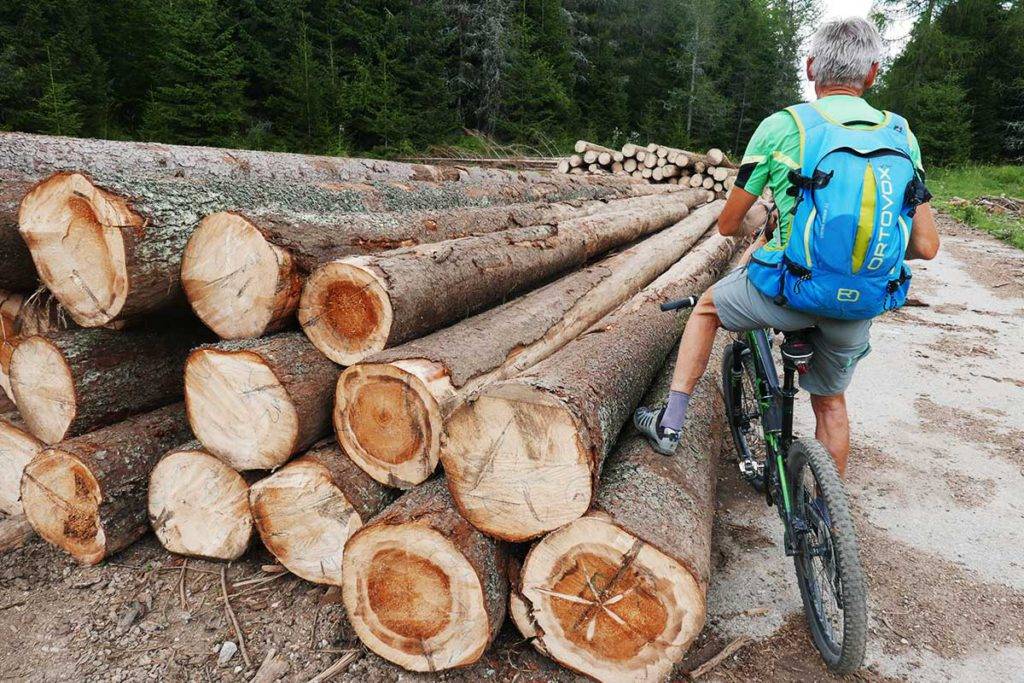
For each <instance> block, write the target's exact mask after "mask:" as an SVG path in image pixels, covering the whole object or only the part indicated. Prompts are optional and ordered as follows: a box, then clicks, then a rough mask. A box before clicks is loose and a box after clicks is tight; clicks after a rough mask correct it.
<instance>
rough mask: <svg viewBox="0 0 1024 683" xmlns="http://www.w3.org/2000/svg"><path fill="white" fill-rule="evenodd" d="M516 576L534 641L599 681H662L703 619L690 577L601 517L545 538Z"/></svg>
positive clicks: (701, 596) (701, 600)
mask: <svg viewBox="0 0 1024 683" xmlns="http://www.w3.org/2000/svg"><path fill="white" fill-rule="evenodd" d="M685 532H686V530H684V529H681V530H680V533H685ZM521 580H522V597H523V600H524V602H525V609H526V611H527V612H528V615H529V617H530V619H529V620H528V623H529V624H532V625H535V628H536V633H537V638H538V640H539V643H538V645H539V646H542V649H543V650H544V651H545V652H547V653H548V654H549V655H550V656H551V657H552V658H553V659H555V660H556V661H557V662H559V663H560V664H562V665H564V666H567V667H569V668H571V669H574V670H576V671H579V672H581V673H584V674H586V675H587V676H591V677H593V678H596V679H598V680H602V681H614V680H661V679H663V678H665V677H666V676H667V675H668V673H669V672H670V670H671V668H672V665H673V663H674V662H676V661H678V660H679V659H680V657H681V656H682V653H683V652H685V649H686V648H687V647H688V646H689V644H690V642H691V641H692V640H693V639H694V638H695V637H696V636H697V634H698V633H699V632H700V629H701V627H702V625H703V623H704V613H705V607H704V604H705V603H704V592H703V590H702V589H701V588H700V586H698V585H697V582H696V581H695V580H694V579H693V576H692V574H690V572H689V571H687V570H686V568H685V567H683V566H682V565H680V564H679V563H677V562H676V561H675V560H673V559H671V558H670V557H668V556H667V555H665V554H663V553H661V552H660V551H658V550H656V549H655V548H653V547H652V546H650V545H647V544H645V543H643V542H642V541H640V540H639V539H637V538H636V537H635V536H633V535H632V534H629V533H627V532H626V531H624V530H623V529H621V528H619V527H617V526H615V525H614V524H612V523H610V522H608V521H605V520H604V519H601V518H600V517H598V516H587V517H583V518H581V519H579V520H577V521H575V522H573V523H572V524H569V525H567V526H565V527H563V528H561V529H558V530H557V531H555V532H553V533H551V534H549V535H548V536H545V537H544V538H543V539H542V540H541V541H539V542H538V543H537V544H536V545H535V546H534V547H533V548H532V549H531V550H530V553H529V555H527V558H526V561H525V563H524V564H523V568H522V574H521Z"/></svg>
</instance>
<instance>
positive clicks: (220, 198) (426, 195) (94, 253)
mask: <svg viewBox="0 0 1024 683" xmlns="http://www.w3.org/2000/svg"><path fill="white" fill-rule="evenodd" d="M630 192H631V185H630V184H629V183H625V182H623V181H622V180H608V179H605V180H600V181H598V180H596V179H588V180H578V179H574V178H570V177H568V176H557V180H556V176H553V175H552V176H546V177H545V179H544V180H538V181H537V182H525V181H523V180H519V179H515V178H513V179H505V180H501V181H496V182H487V183H481V184H467V183H464V182H461V181H457V182H448V183H428V182H411V183H399V182H390V183H389V182H383V181H374V182H362V183H359V182H348V183H308V184H303V185H297V184H294V183H285V182H280V181H276V182H274V181H268V180H255V181H242V180H234V179H230V178H219V177H214V178H208V179H201V180H187V179H183V178H179V177H174V176H171V175H169V174H167V173H166V172H164V173H161V174H159V175H154V174H153V170H152V169H150V168H146V167H141V168H140V167H138V166H131V165H127V164H126V165H125V166H123V167H121V168H119V169H118V170H116V171H110V172H100V171H98V170H97V169H96V168H95V167H91V166H88V165H86V166H84V167H82V168H81V169H80V170H75V171H62V172H58V173H55V174H53V175H50V176H48V177H47V178H45V179H44V180H42V181H40V182H39V183H37V184H36V185H35V187H34V188H33V189H32V190H31V191H30V192H29V193H28V194H27V195H26V196H25V199H24V200H23V201H22V204H21V209H20V212H19V216H18V221H19V224H20V231H21V234H22V236H23V237H24V239H25V242H26V243H27V244H28V247H29V250H30V251H31V253H32V258H33V260H34V261H35V264H36V267H37V269H38V271H39V277H40V279H41V280H42V281H43V283H44V284H46V286H47V287H48V288H49V289H50V290H51V291H52V292H53V293H54V295H55V296H56V297H57V298H58V299H59V300H60V301H61V303H62V304H64V306H65V307H66V308H67V309H68V311H69V312H70V313H71V315H72V317H73V318H74V319H75V322H77V323H78V324H80V325H82V326H85V327H97V326H100V325H104V324H106V323H109V322H111V321H112V320H117V319H124V318H131V317H134V316H138V315H140V314H142V313H146V312H148V311H153V310H156V309H158V308H162V307H165V306H169V305H172V304H174V303H175V302H179V301H181V300H182V299H183V297H182V291H181V286H180V277H179V271H180V269H181V260H182V252H183V251H184V248H185V244H186V242H187V240H188V238H189V236H190V235H191V234H192V232H193V230H194V229H195V228H196V227H197V226H198V224H199V221H200V219H201V218H202V217H203V216H205V215H209V214H211V213H215V212H218V211H241V212H243V213H246V212H252V211H262V210H266V209H268V208H271V207H281V208H283V209H285V210H287V211H289V212H296V213H310V214H314V215H315V214H329V213H338V212H356V213H368V212H369V213H376V212H380V211H401V210H422V209H443V208H452V207H458V206H481V205H488V204H491V203H495V202H498V203H514V202H517V201H539V200H543V199H545V198H547V199H549V200H553V201H558V200H566V199H595V198H601V197H615V196H620V195H621V194H623V193H625V194H627V195H628V194H629V193H630Z"/></svg>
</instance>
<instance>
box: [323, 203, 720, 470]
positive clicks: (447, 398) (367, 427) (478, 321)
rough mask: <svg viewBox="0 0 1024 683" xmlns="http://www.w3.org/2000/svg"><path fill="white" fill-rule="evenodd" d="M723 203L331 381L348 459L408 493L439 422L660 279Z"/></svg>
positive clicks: (436, 441) (431, 454)
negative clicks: (487, 388)
mask: <svg viewBox="0 0 1024 683" xmlns="http://www.w3.org/2000/svg"><path fill="white" fill-rule="evenodd" d="M720 211H721V203H717V204H713V205H709V206H706V207H702V208H699V209H696V210H695V211H694V212H693V213H692V214H691V215H690V216H688V217H687V218H685V219H683V220H682V221H680V222H679V223H677V224H676V225H675V226H673V227H671V228H667V229H665V230H663V231H662V232H660V233H658V234H657V235H654V236H653V237H648V238H647V239H645V240H644V241H643V242H640V243H639V244H636V245H634V246H633V247H631V248H629V249H627V250H625V251H623V252H621V253H619V254H616V255H615V256H612V257H609V258H607V259H605V260H604V261H601V262H599V263H597V264H595V265H593V266H591V267H589V268H585V269H583V270H580V271H578V272H576V273H573V274H571V275H567V276H566V277H564V278H562V279H561V280H558V281H556V282H553V283H551V284H550V285H547V286H546V287H542V288H541V289H538V290H535V291H533V292H531V293H529V294H527V295H525V296H523V297H520V298H518V299H515V300H513V301H511V302H509V303H507V304H505V305H503V306H500V307H498V308H494V309H491V310H490V311H487V312H485V313H481V314H480V315H478V316H474V317H473V318H468V319H466V320H464V321H462V322H460V323H458V324H455V325H452V326H451V327H448V328H445V329H443V330H440V331H438V332H435V333H434V334H432V335H429V336H427V337H424V338H422V339H417V340H414V341H411V342H408V343H406V344H402V345H401V346H398V347H396V348H394V349H390V350H386V351H383V352H381V353H378V354H375V355H373V356H371V357H369V358H368V359H366V360H365V361H364V362H362V363H359V364H358V365H353V366H352V367H350V368H348V369H347V370H346V371H345V372H344V373H343V374H342V376H341V377H340V378H339V379H338V389H337V392H336V394H335V408H334V427H335V432H336V433H337V435H338V440H339V442H340V443H341V444H342V445H343V446H344V448H345V450H346V452H347V453H348V454H349V456H350V457H351V458H352V459H353V460H355V462H357V463H358V464H359V466H360V467H362V468H363V469H364V470H365V471H366V472H367V473H368V474H370V475H371V476H372V477H374V478H375V479H376V480H377V481H380V482H382V483H384V484H387V485H389V486H397V487H400V488H410V487H412V486H414V485H416V484H419V483H420V482H422V481H424V480H425V479H426V478H427V477H429V476H430V475H431V474H432V473H433V471H434V469H435V467H436V465H437V460H438V451H439V449H440V441H441V434H442V432H443V426H444V421H445V417H446V416H447V415H448V414H449V413H450V412H451V411H452V410H454V409H455V408H456V407H457V406H458V405H460V404H461V403H462V402H463V401H464V400H465V399H466V397H468V396H470V395H471V394H472V393H473V392H475V391H478V390H479V389H480V388H482V387H483V386H485V385H487V384H489V383H491V382H495V381H498V380H501V379H505V378H506V377H509V376H511V375H514V374H516V373H518V372H520V371H522V370H525V369H526V368H528V367H531V366H532V365H534V364H536V363H538V362H540V361H541V360H543V359H544V358H546V357H548V356H550V355H551V354H552V353H554V352H555V351H557V350H558V349H559V348H561V347H562V346H564V345H565V344H566V343H568V342H569V341H570V340H572V339H573V338H575V337H576V336H577V335H579V334H581V333H582V332H583V331H584V330H586V329H587V328H588V327H590V326H591V325H593V324H594V323H595V322H597V321H598V320H599V319H600V318H602V317H603V316H604V315H605V314H607V313H608V312H609V311H611V310H612V309H614V308H615V307H616V306H618V305H619V304H621V303H622V302H623V301H625V300H626V299H628V298H630V297H631V296H633V295H634V294H636V292H638V291H639V290H640V289H642V288H643V287H645V286H646V285H647V284H649V283H650V282H651V281H652V280H654V278H656V277H657V276H659V275H661V273H663V272H664V271H665V270H667V269H668V268H669V267H670V266H671V265H672V264H673V263H675V262H676V261H677V260H678V259H679V258H681V257H682V256H683V254H685V253H686V252H687V251H689V249H690V247H692V246H693V245H694V243H696V242H697V241H698V240H699V239H700V238H701V237H702V236H703V235H704V233H705V232H707V230H708V229H709V228H710V227H711V225H712V224H713V223H714V222H715V220H716V219H717V217H718V213H719V212H720Z"/></svg>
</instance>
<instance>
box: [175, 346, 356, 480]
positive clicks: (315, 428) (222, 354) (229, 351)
mask: <svg viewBox="0 0 1024 683" xmlns="http://www.w3.org/2000/svg"><path fill="white" fill-rule="evenodd" d="M340 372H341V368H339V367H338V366H337V365H335V364H334V363H332V362H331V361H329V360H328V359H326V358H324V357H323V355H322V354H321V353H320V352H319V351H317V350H316V349H315V348H313V345H312V344H310V343H309V340H307V339H306V338H305V337H304V336H303V335H302V333H301V332H285V333H283V334H277V335H274V336H271V337H265V338H263V339H246V340H240V341H232V342H221V343H219V344H215V345H212V346H205V347H202V348H199V349H196V350H195V351H193V352H192V353H191V354H190V355H189V357H188V360H187V361H186V362H185V403H186V404H187V406H188V418H189V422H190V423H191V425H192V429H193V430H194V431H195V435H196V438H198V439H199V440H200V441H201V442H202V443H203V446H204V447H205V448H206V449H207V450H208V451H209V452H210V453H212V454H214V455H216V456H217V457H218V458H221V459H222V460H224V461H225V462H226V463H228V464H229V465H231V466H232V467H234V468H235V469H236V470H269V469H274V468H276V467H279V466H281V465H283V464H284V463H285V462H287V460H288V458H290V457H291V456H292V455H293V454H294V453H298V452H299V451H302V450H304V449H305V448H307V447H308V446H310V445H312V444H313V443H314V442H315V441H317V440H318V439H319V438H320V437H322V436H323V435H324V434H325V433H327V432H328V431H329V430H330V424H331V422H330V420H331V395H332V393H333V391H334V386H335V384H336V383H337V381H338V374H339V373H340Z"/></svg>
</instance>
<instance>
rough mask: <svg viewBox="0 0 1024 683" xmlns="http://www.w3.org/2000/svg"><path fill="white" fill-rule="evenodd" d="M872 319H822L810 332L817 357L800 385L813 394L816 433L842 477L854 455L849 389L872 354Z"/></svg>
mask: <svg viewBox="0 0 1024 683" xmlns="http://www.w3.org/2000/svg"><path fill="white" fill-rule="evenodd" d="M870 337H871V321H870V320H830V319H827V318H822V319H819V320H818V321H817V327H816V328H815V329H814V330H813V331H812V332H811V333H810V334H809V335H808V341H810V343H811V346H812V347H813V348H814V358H813V359H812V360H811V366H810V368H809V369H808V371H807V372H806V373H805V374H803V375H801V376H800V387H801V388H802V389H803V390H804V391H806V392H807V393H809V394H810V395H811V407H812V408H813V409H814V417H815V421H816V423H817V424H816V427H815V430H814V436H815V437H816V438H817V439H818V441H820V442H821V443H822V444H823V445H824V446H825V448H827V449H828V452H829V453H831V454H832V459H833V460H835V461H836V467H837V468H838V469H839V476H843V475H844V474H845V473H846V464H847V460H848V459H849V456H850V418H849V415H848V414H847V412H846V394H845V392H846V389H847V387H849V386H850V382H851V381H852V380H853V374H854V372H855V371H856V369H857V364H858V363H859V362H860V361H861V360H862V359H863V358H864V357H865V356H867V355H868V353H870V351H871V344H870Z"/></svg>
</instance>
